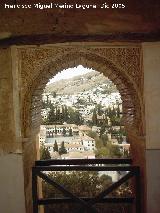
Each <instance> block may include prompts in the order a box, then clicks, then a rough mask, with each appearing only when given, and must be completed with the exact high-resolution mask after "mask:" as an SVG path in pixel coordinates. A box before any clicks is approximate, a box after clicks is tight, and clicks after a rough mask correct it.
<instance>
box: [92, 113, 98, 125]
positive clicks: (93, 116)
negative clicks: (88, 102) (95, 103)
mask: <svg viewBox="0 0 160 213" xmlns="http://www.w3.org/2000/svg"><path fill="white" fill-rule="evenodd" d="M92 122H93V125H95V126H96V125H97V123H98V120H97V112H96V109H94V110H93V115H92Z"/></svg>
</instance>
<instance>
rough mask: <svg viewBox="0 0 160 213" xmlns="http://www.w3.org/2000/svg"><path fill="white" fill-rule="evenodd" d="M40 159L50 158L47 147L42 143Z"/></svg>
mask: <svg viewBox="0 0 160 213" xmlns="http://www.w3.org/2000/svg"><path fill="white" fill-rule="evenodd" d="M40 159H41V160H47V159H51V155H50V152H49V150H48V147H45V145H44V143H42V144H41V147H40Z"/></svg>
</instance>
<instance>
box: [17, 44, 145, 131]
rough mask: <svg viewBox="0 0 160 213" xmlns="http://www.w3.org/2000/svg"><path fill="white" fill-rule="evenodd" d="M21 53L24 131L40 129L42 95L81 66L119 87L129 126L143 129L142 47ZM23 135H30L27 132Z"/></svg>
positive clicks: (31, 50) (24, 50)
mask: <svg viewBox="0 0 160 213" xmlns="http://www.w3.org/2000/svg"><path fill="white" fill-rule="evenodd" d="M19 52H20V54H22V56H21V67H22V82H23V83H24V84H23V90H24V91H25V93H24V96H23V98H22V104H23V112H22V114H23V126H24V129H25V130H26V129H30V127H31V126H32V127H33V126H36V122H37V126H39V123H38V120H39V119H38V116H39V115H40V113H38V110H39V112H40V99H41V94H42V92H43V89H44V88H45V85H46V83H47V82H48V81H49V79H50V78H51V77H53V76H54V75H56V74H57V73H58V72H59V71H62V70H63V69H67V68H71V67H75V66H78V65H80V64H81V65H83V66H84V67H86V68H92V69H94V70H96V71H99V72H100V73H103V74H104V75H105V76H106V77H108V78H109V79H110V80H111V81H112V82H113V83H114V84H115V85H116V86H117V89H118V90H119V92H120V94H121V97H122V106H123V111H124V118H125V122H126V123H127V125H128V126H130V125H131V126H132V127H133V126H134V128H135V129H136V131H139V129H141V128H140V125H141V123H142V117H143V115H142V111H143V105H142V103H143V96H142V80H141V79H143V78H142V76H143V74H142V70H141V67H140V52H141V51H140V48H139V47H135V48H134V47H131V48H128V47H126V48H115V47H114V48H111V47H109V48H78V49H77V48H66V47H65V48H59V47H58V48H57V47H52V48H50V49H48V48H47V49H45V48H28V49H24V48H22V49H19ZM35 97H36V98H37V100H36V99H35ZM37 109H38V110H37ZM31 115H32V116H31ZM31 117H32V118H31ZM36 117H37V119H36ZM33 118H34V119H33ZM141 126H142V125H141ZM27 132H28V131H27ZM24 134H27V133H26V131H24ZM141 134H142V129H141Z"/></svg>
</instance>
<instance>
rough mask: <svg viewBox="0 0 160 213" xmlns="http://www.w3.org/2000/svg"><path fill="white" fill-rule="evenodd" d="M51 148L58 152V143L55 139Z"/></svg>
mask: <svg viewBox="0 0 160 213" xmlns="http://www.w3.org/2000/svg"><path fill="white" fill-rule="evenodd" d="M53 149H54V152H58V144H57V141H56V140H55V142H54V147H53Z"/></svg>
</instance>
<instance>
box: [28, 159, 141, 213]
mask: <svg viewBox="0 0 160 213" xmlns="http://www.w3.org/2000/svg"><path fill="white" fill-rule="evenodd" d="M131 163H132V160H131V159H73V160H72V159H70V160H40V161H36V162H35V166H34V167H33V168H32V198H33V212H34V213H38V206H39V205H49V204H58V203H71V202H72V203H73V202H76V203H79V204H80V205H81V207H82V208H80V209H79V210H78V211H77V210H76V211H75V212H77V213H78V212H84V211H82V209H85V210H86V211H87V212H89V213H92V212H95V213H96V212H98V211H97V209H96V208H95V207H94V205H95V204H97V203H126V204H133V205H134V207H135V212H136V213H140V212H141V199H140V198H141V195H140V169H139V167H138V166H132V165H130V164H131ZM48 171H127V172H126V174H125V175H124V176H122V177H121V178H120V179H119V180H118V181H117V182H114V183H113V184H112V185H110V186H109V187H108V188H107V189H104V190H103V191H102V192H100V193H99V194H98V195H96V196H95V197H78V196H76V195H74V194H73V193H72V192H70V191H68V190H67V189H66V188H65V187H64V186H62V185H61V184H59V183H57V182H55V181H54V179H52V178H50V177H49V176H48V175H47V172H48ZM38 177H39V178H42V179H43V180H44V181H45V182H47V183H48V184H50V185H52V186H53V187H55V188H56V189H58V190H59V191H61V192H62V193H63V195H65V197H64V198H39V197H38V184H37V183H38ZM131 178H134V179H135V181H134V184H133V189H134V196H133V197H106V196H107V195H108V194H109V193H111V192H112V191H113V190H115V189H117V188H118V187H119V186H121V185H122V184H123V183H125V182H126V181H128V180H129V179H131Z"/></svg>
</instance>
